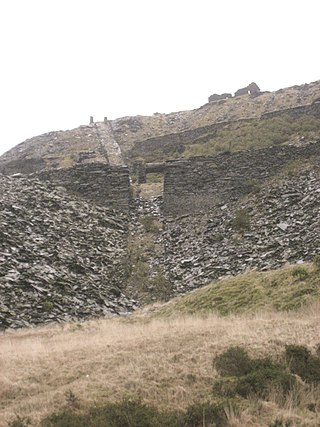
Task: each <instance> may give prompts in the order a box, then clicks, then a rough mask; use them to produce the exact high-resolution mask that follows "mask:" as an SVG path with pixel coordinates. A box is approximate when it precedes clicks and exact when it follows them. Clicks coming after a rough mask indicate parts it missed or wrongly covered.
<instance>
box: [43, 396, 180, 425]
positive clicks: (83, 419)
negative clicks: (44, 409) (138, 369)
mask: <svg viewBox="0 0 320 427" xmlns="http://www.w3.org/2000/svg"><path fill="white" fill-rule="evenodd" d="M181 416H182V415H181V414H170V413H165V412H159V411H158V410H157V409H155V408H154V407H152V406H148V405H146V404H144V403H143V402H141V401H140V400H130V399H124V400H123V401H122V402H120V403H109V404H107V405H105V406H103V407H96V408H92V409H91V410H90V411H89V412H88V413H86V414H76V413H73V412H70V411H66V412H63V413H60V414H53V415H51V416H49V417H47V418H46V419H44V420H43V422H42V426H43V427H163V426H168V427H180V426H181V427H182V426H183V425H182V424H178V422H179V418H180V419H181Z"/></svg>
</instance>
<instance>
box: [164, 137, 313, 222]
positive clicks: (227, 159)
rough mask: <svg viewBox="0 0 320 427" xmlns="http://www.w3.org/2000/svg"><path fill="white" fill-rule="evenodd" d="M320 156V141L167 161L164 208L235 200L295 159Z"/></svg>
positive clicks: (196, 209)
mask: <svg viewBox="0 0 320 427" xmlns="http://www.w3.org/2000/svg"><path fill="white" fill-rule="evenodd" d="M319 158H320V141H319V142H317V143H314V144H309V145H305V146H302V147H295V146H278V147H276V146H275V147H269V148H266V149H262V150H251V151H242V152H235V153H221V154H218V155H216V156H212V157H195V158H192V159H188V160H177V161H169V162H167V166H166V170H165V176H164V211H165V213H166V214H167V215H184V214H200V213H201V212H206V211H208V210H211V209H214V208H215V207H216V206H218V205H219V204H220V205H221V204H224V203H232V202H234V201H235V200H237V199H239V197H241V196H243V195H245V194H247V193H249V192H250V190H251V189H252V185H253V180H256V181H258V182H259V181H261V182H262V181H265V180H267V179H269V178H271V177H273V176H275V175H277V174H279V173H280V172H281V171H282V170H283V169H284V168H285V167H286V166H288V164H290V163H291V162H292V161H295V160H299V161H304V160H311V159H319Z"/></svg>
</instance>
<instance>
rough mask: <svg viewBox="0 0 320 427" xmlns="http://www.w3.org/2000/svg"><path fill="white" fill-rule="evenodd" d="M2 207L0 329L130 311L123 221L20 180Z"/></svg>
mask: <svg viewBox="0 0 320 427" xmlns="http://www.w3.org/2000/svg"><path fill="white" fill-rule="evenodd" d="M0 207H1V209H0V236H1V239H0V245H1V249H0V328H6V327H12V328H16V327H22V326H28V325H29V324H37V323H46V322H52V321H65V320H68V319H78V318H85V317H89V316H90V317H92V316H98V315H113V314H120V313H128V312H130V311H132V309H133V308H134V307H135V302H134V301H130V300H128V299H127V298H126V297H125V295H124V294H123V293H122V287H123V284H124V281H125V277H126V274H127V266H126V260H127V222H126V219H125V218H124V217H123V216H121V215H120V214H119V213H115V212H114V211H111V210H108V209H106V208H103V207H98V206H94V205H92V204H88V203H86V202H84V201H83V200H80V199H77V198H76V197H72V196H70V195H67V193H66V192H65V191H64V190H63V189H61V188H55V187H53V186H50V185H49V184H44V183H41V182H40V181H37V180H30V179H26V178H24V177H22V176H13V177H5V176H0Z"/></svg>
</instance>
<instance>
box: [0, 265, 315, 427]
mask: <svg viewBox="0 0 320 427" xmlns="http://www.w3.org/2000/svg"><path fill="white" fill-rule="evenodd" d="M318 267H319V266H318V264H317V262H315V263H314V264H313V265H311V264H310V265H300V266H293V267H287V268H285V269H282V270H279V271H278V272H268V273H261V276H260V273H259V274H258V273H253V274H250V275H247V276H241V278H238V280H239V283H242V282H243V281H245V280H246V286H247V287H248V294H249V295H251V298H249V299H246V300H245V299H244V298H243V294H244V292H243V291H241V288H239V289H238V295H239V296H241V295H242V297H240V301H242V302H241V304H238V305H237V304H235V303H234V301H235V300H236V297H237V292H236V290H235V289H233V291H232V292H231V291H230V289H231V288H229V287H228V286H226V287H225V290H226V293H227V295H228V298H230V305H229V306H228V310H226V311H225V312H224V314H226V313H228V315H227V316H223V317H221V316H220V315H219V314H218V311H219V310H218V309H217V308H216V306H215V305H214V304H212V305H211V308H209V305H207V306H206V309H205V310H202V309H201V312H200V315H199V312H197V309H198V308H201V306H199V305H198V303H197V304H196V305H193V309H192V310H191V312H190V311H185V312H184V314H181V313H183V310H181V307H182V306H185V304H183V305H182V306H181V304H182V301H183V300H184V298H189V297H191V296H192V297H193V298H196V296H197V294H198V293H199V295H200V294H201V292H204V291H205V290H206V289H202V290H199V291H196V292H194V293H192V294H191V295H189V296H186V297H184V298H178V299H177V300H176V301H173V302H170V303H168V304H165V305H162V306H161V308H160V311H159V312H158V311H156V313H157V316H156V317H155V316H154V311H152V310H159V308H157V309H156V308H155V307H154V308H153V309H151V308H150V309H149V312H148V311H146V310H145V311H142V312H141V313H140V314H137V315H135V316H133V317H132V318H128V319H101V320H96V321H90V322H85V323H70V324H64V325H51V326H46V327H41V328H34V329H27V330H19V331H14V332H6V333H5V334H2V335H0V365H1V372H0V426H1V427H4V426H6V427H7V426H10V427H25V426H27V425H41V426H44V427H75V426H80V427H81V426H91V427H100V426H101V427H102V426H105V427H108V426H111V427H119V426H121V427H126V426H128V427H129V426H130V427H135V426H136V427H138V426H139V427H149V426H150V427H151V426H152V427H157V426H166V427H170V426H172V427H182V426H183V427H189V426H190V427H191V426H192V427H198V426H201V427H203V426H206V427H209V426H215V425H216V426H222V427H223V426H233V427H236V426H238V427H240V426H250V425H252V426H256V427H260V426H261V427H263V426H266V427H267V426H268V427H284V426H292V427H293V426H319V425H320V405H319V404H320V390H319V379H320V362H319V351H320V340H319V326H320V315H319V312H320V311H319V308H320V302H319V298H318V297H317V293H316V292H314V288H315V287H316V286H318V287H319V277H320V275H319V268H318ZM263 277H264V278H265V280H266V283H264V282H263V280H262V278H263ZM317 277H318V282H317ZM245 278H246V279H245ZM271 278H272V280H273V281H271ZM289 279H290V280H289ZM228 280H231V281H232V280H235V279H228ZM287 281H288V282H287ZM224 282H225V284H226V282H227V281H224ZM289 282H290V284H289ZM221 283H223V282H222V281H221V282H217V283H216V284H215V285H212V287H213V288H214V287H215V286H216V287H217V289H219V287H220V284H221ZM263 283H264V286H265V288H266V289H268V288H269V290H270V292H271V291H272V292H273V294H272V295H271V296H270V295H269V296H268V295H267V296H268V297H270V298H271V297H272V298H275V300H277V301H278V306H277V310H278V311H275V310H272V305H268V303H267V301H268V299H264V300H263V301H264V303H266V306H264V305H263V304H264V303H263V302H262V300H261V299H259V298H258V299H257V298H254V297H253V295H254V294H255V292H257V290H260V292H259V294H261V293H262V294H263V292H262V291H261V288H262V289H264V288H263V286H262V285H263ZM281 283H283V288H281ZM317 283H318V285H317ZM272 284H273V286H272ZM298 285H300V286H301V289H312V292H309V293H308V292H302V293H301V294H300V297H301V298H302V301H304V303H303V304H302V303H301V304H297V303H296V302H297V301H298V298H299V297H298V295H297V292H298V287H299V286H298ZM230 286H231V285H230ZM233 286H235V285H233ZM243 286H244V285H243ZM290 286H291V287H292V289H293V291H292V293H289V288H290ZM308 287H309V288H308ZM207 289H210V287H209V288H207ZM294 289H295V290H294ZM222 290H223V289H222V288H221V289H220V291H219V292H220V296H223V295H222ZM265 293H266V294H267V292H265ZM232 295H233V296H232ZM304 295H305V296H306V297H305V298H304ZM206 298H207V300H209V299H210V298H214V294H212V295H211V296H210V294H207V297H206ZM204 299H205V298H204V296H202V297H201V298H200V300H201V301H203V300H204ZM281 299H282V300H283V303H281ZM232 300H234V301H233V302H232ZM226 301H227V299H226ZM250 301H255V302H256V304H255V309H253V308H254V304H253V303H250ZM290 301H291V302H292V304H291V305H290V304H289V302H290ZM179 304H180V306H179ZM246 304H247V305H248V307H249V308H250V312H251V314H247V313H246V314H244V312H245V309H244V307H245V305H246ZM250 304H251V305H250ZM174 305H176V308H177V309H178V308H179V307H180V308H179V311H180V314H179V315H178V316H175V317H173V316H172V313H171V312H170V311H166V310H168V308H169V307H170V310H171V308H172V307H173V306H174ZM299 305H300V308H298V306H299ZM197 307H198V308H197ZM239 307H241V309H239ZM265 308H267V310H265ZM289 308H290V309H291V308H294V309H295V310H294V311H292V310H291V311H287V310H288V309H289ZM161 310H162V311H161ZM280 310H283V311H280ZM233 311H234V312H235V313H238V314H232V312H233ZM160 312H161V317H159V316H160V314H159V313H160ZM221 312H223V310H221ZM190 313H192V314H190ZM241 313H242V314H241ZM151 314H152V315H151ZM29 421H30V424H29Z"/></svg>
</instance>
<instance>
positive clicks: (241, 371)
mask: <svg viewBox="0 0 320 427" xmlns="http://www.w3.org/2000/svg"><path fill="white" fill-rule="evenodd" d="M213 364H214V367H215V368H216V370H217V371H218V372H219V374H220V375H222V376H224V377H226V376H235V377H239V376H242V375H246V374H248V373H249V372H251V371H252V361H251V360H250V358H249V356H248V353H247V352H246V350H245V349H243V348H242V347H237V346H236V347H230V348H229V349H228V350H226V351H225V352H224V353H222V354H220V355H219V356H217V357H216V358H215V359H214V361H213Z"/></svg>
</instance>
